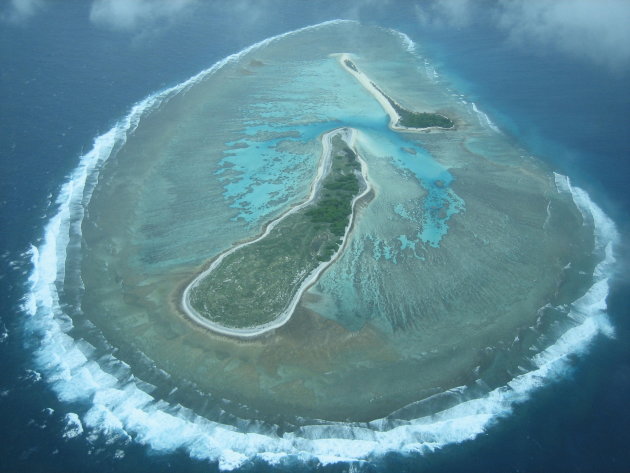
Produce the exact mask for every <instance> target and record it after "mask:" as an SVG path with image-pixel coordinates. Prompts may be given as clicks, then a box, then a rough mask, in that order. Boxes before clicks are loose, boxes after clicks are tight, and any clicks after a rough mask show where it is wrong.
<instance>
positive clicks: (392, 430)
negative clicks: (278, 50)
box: [24, 21, 617, 470]
mask: <svg viewBox="0 0 630 473" xmlns="http://www.w3.org/2000/svg"><path fill="white" fill-rule="evenodd" d="M338 22H339V21H333V22H326V23H322V24H320V25H315V26H312V27H307V28H303V29H302V30H296V31H294V32H290V33H285V34H283V35H279V36H276V37H273V38H269V39H266V40H264V41H261V42H259V43H256V44H254V45H253V46H250V47H249V48H247V49H244V50H243V51H241V52H239V53H237V54H234V55H232V56H229V57H227V58H225V59H223V60H222V61H219V62H217V63H216V64H215V65H213V66H212V67H211V68H209V69H207V70H205V71H203V72H201V73H199V74H198V75H196V76H194V77H193V78H191V79H189V80H187V81H186V82H184V83H182V84H180V85H177V86H175V87H172V88H169V89H166V90H164V91H161V92H159V93H156V94H154V95H151V96H149V97H148V98H146V99H144V100H143V101H141V102H139V103H138V104H136V105H135V106H134V107H133V108H132V109H131V111H130V112H129V114H128V115H127V116H126V117H125V118H124V119H122V120H121V121H119V122H118V123H117V124H116V125H115V126H114V127H113V128H112V129H111V130H109V131H108V132H107V133H105V134H103V135H101V136H99V137H97V138H96V139H95V141H94V145H93V148H92V149H91V150H90V151H89V152H88V153H87V154H85V155H84V156H82V157H81V160H80V163H79V165H78V167H77V168H76V170H75V171H74V172H73V173H72V174H71V175H70V177H69V178H68V180H67V182H66V183H65V184H64V185H63V187H62V188H61V190H60V192H59V197H58V199H57V207H58V211H57V214H56V215H55V216H53V217H52V218H51V219H50V221H49V222H48V224H47V225H46V227H45V232H44V238H43V242H42V243H41V244H40V245H39V246H37V247H36V246H33V247H32V248H31V250H30V257H31V262H32V271H31V273H30V276H29V290H28V294H27V295H26V297H25V300H24V310H25V312H26V313H27V314H28V319H27V322H26V324H27V328H28V329H30V330H31V331H32V332H33V333H35V334H38V335H39V337H40V344H39V346H38V347H37V349H36V351H35V362H36V364H37V367H38V369H39V370H41V371H42V373H43V374H44V377H45V379H46V381H47V382H48V383H49V384H50V385H51V387H52V388H53V390H54V391H55V392H56V393H57V395H58V396H59V398H60V399H61V400H62V401H65V402H75V403H82V404H83V405H85V406H86V407H85V411H84V412H81V413H79V414H69V415H68V416H67V421H68V428H67V432H66V434H67V435H69V436H79V435H82V433H83V430H84V429H90V430H92V431H95V432H99V433H101V434H102V435H104V436H107V437H112V438H121V439H127V440H132V441H134V442H138V443H140V444H144V445H146V446H148V447H149V448H151V449H152V450H154V451H157V452H164V453H168V452H173V451H175V450H179V449H183V450H185V451H187V452H188V454H189V455H190V456H191V457H194V458H197V459H202V460H208V461H212V462H218V464H219V467H220V468H221V469H222V470H231V469H235V468H237V467H239V466H241V465H243V464H244V463H246V462H248V461H251V460H253V459H261V460H264V461H266V462H268V463H270V464H278V463H281V462H285V461H289V460H290V459H298V460H304V461H311V460H317V461H319V462H320V463H322V464H327V463H334V462H356V461H366V460H370V459H374V458H377V457H379V456H381V455H383V454H385V453H387V452H392V451H396V452H403V453H412V452H416V453H425V452H431V451H433V450H436V449H439V448H441V447H443V446H445V445H447V444H453V443H459V442H463V441H465V440H469V439H473V438H475V437H476V436H478V435H479V434H481V433H482V432H484V431H485V430H487V429H488V428H489V427H490V426H491V425H492V424H493V422H495V421H496V420H497V419H499V418H501V417H504V416H507V415H509V414H510V413H511V411H512V408H513V406H514V405H515V404H516V403H519V402H522V401H525V400H526V399H528V398H529V397H530V395H531V394H532V392H534V391H535V390H536V389H537V388H538V387H540V386H542V385H544V384H545V383H548V382H549V381H552V380H553V379H556V378H558V377H559V376H562V375H563V373H565V372H566V371H567V370H568V369H569V363H568V357H569V355H571V354H575V353H582V352H583V351H584V350H586V349H587V347H588V345H589V342H590V341H591V340H592V339H593V338H594V337H595V336H596V335H597V334H599V333H603V334H606V335H612V332H613V329H612V327H611V326H610V324H609V322H608V318H607V316H606V314H605V311H606V297H607V295H608V291H609V277H610V275H611V274H612V267H613V264H614V262H615V258H614V253H613V246H614V244H615V241H616V240H617V231H616V229H615V225H614V223H613V222H612V221H611V220H610V219H609V218H608V217H607V216H606V215H605V214H604V213H603V211H602V210H601V209H600V208H599V207H598V206H597V205H596V204H595V203H593V202H592V201H591V200H590V198H589V196H588V194H587V193H586V192H584V191H583V190H581V189H579V188H576V187H573V186H571V184H570V182H569V180H568V178H566V177H564V176H560V175H556V182H557V187H558V191H559V192H568V193H570V194H571V195H572V197H573V199H574V201H575V203H576V205H577V206H578V207H579V208H580V210H581V212H582V213H583V215H585V217H588V218H589V219H591V220H592V221H593V223H594V229H595V241H596V251H598V252H601V254H602V255H603V257H602V260H601V261H600V262H599V264H598V265H597V267H596V270H595V274H594V284H593V285H592V286H591V288H590V289H589V290H588V291H587V292H586V294H584V295H583V296H582V297H581V298H580V299H578V300H576V301H575V302H574V303H573V304H572V306H571V310H570V313H569V317H570V318H572V319H573V320H574V322H575V325H574V326H573V327H572V328H570V329H569V330H567V331H566V332H565V333H564V334H563V335H562V336H561V337H560V338H559V339H558V340H557V341H556V342H555V343H553V344H552V345H551V346H549V347H548V348H546V349H545V350H543V351H541V352H540V353H538V354H537V355H535V356H534V357H533V359H532V362H533V364H534V366H535V368H534V369H532V370H531V371H529V372H527V373H524V374H521V375H519V376H517V377H515V378H513V379H512V380H511V381H510V382H508V383H507V384H506V385H504V386H501V387H499V388H496V389H494V390H492V391H490V392H488V393H486V394H485V395H482V396H479V397H477V398H473V399H467V398H466V395H465V394H464V392H465V390H464V389H463V388H461V389H454V390H451V391H449V392H448V393H446V394H448V395H449V396H452V397H453V398H455V399H457V400H458V402H457V403H455V404H454V405H451V407H449V408H446V409H443V410H441V411H440V412H437V413H435V414H431V415H423V416H418V417H415V418H412V419H403V418H401V416H398V415H397V413H393V414H391V415H389V416H387V417H385V418H382V419H376V420H373V421H372V422H369V423H342V422H323V421H313V422H312V425H304V426H302V427H299V428H298V429H297V430H295V431H293V432H287V433H276V432H277V431H274V430H273V429H264V430H263V429H262V428H260V429H256V428H255V427H252V426H255V425H256V423H255V422H250V423H246V425H247V426H249V427H245V428H238V427H235V426H233V425H227V424H223V423H221V422H218V421H215V420H211V419H208V418H204V417H201V416H199V415H197V414H195V413H194V412H192V411H191V410H190V409H187V408H185V407H183V406H181V405H173V404H169V403H167V402H165V401H163V400H160V399H157V398H155V397H153V396H151V395H150V394H149V393H148V392H147V391H146V390H145V389H143V386H145V384H144V383H142V382H141V381H140V380H138V379H137V378H135V377H134V376H133V375H131V374H130V371H131V370H130V369H129V367H128V366H126V365H125V364H124V363H122V362H118V366H119V369H118V370H117V372H116V375H114V374H111V371H112V369H111V365H112V363H113V362H115V361H116V360H115V359H113V357H112V356H109V357H108V358H107V359H105V358H98V359H97V358H95V357H93V356H92V355H93V352H94V349H93V347H91V345H89V344H88V343H87V342H85V341H84V340H80V339H74V338H73V337H72V336H71V335H70V331H71V329H72V319H71V318H70V317H69V316H68V315H67V314H66V313H65V312H64V308H63V306H62V304H61V303H60V294H61V293H62V291H63V284H64V278H65V272H66V256H67V248H68V245H69V244H70V243H71V240H72V238H76V237H77V236H79V237H80V225H81V221H82V218H83V212H84V208H85V206H86V205H87V203H88V202H89V200H90V197H91V193H92V190H93V185H94V184H93V182H95V180H96V177H97V176H98V172H99V170H100V168H101V166H102V165H103V163H104V162H105V161H106V160H107V159H108V158H109V157H110V156H112V154H114V153H115V152H116V150H118V149H119V148H120V147H121V146H122V145H123V144H124V143H125V141H126V138H127V136H128V135H129V134H130V133H131V132H133V130H134V129H135V128H136V127H137V125H138V123H139V121H140V120H141V119H142V117H143V116H145V115H146V114H148V113H150V112H151V111H152V110H155V109H156V108H157V107H159V106H160V104H161V103H163V102H164V101H166V100H168V99H169V98H170V97H172V96H174V95H175V94H178V93H180V92H182V91H184V90H186V89H187V88H189V87H190V86H192V85H194V84H195V83H196V82H198V81H199V80H201V79H203V78H204V77H205V76H207V75H209V74H212V73H214V72H215V71H217V70H219V69H220V68H221V67H223V66H224V65H225V64H227V63H229V62H231V61H235V60H238V59H239V58H240V57H241V56H243V55H244V54H246V53H248V52H250V51H252V50H255V49H257V48H259V47H262V46H265V45H267V44H269V43H270V42H272V41H275V40H277V39H279V38H282V37H286V36H288V35H291V34H294V33H296V32H299V31H303V30H306V29H311V28H318V27H321V26H324V25H328V24H334V23H338ZM407 39H408V38H407ZM403 40H404V38H403ZM409 41H410V40H409ZM488 124H489V123H488ZM91 183H92V184H91ZM105 365H107V366H108V367H109V368H108V369H107V370H106V369H105V368H104V366H105ZM270 431H271V433H270Z"/></svg>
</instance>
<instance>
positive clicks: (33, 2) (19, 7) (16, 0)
mask: <svg viewBox="0 0 630 473" xmlns="http://www.w3.org/2000/svg"><path fill="white" fill-rule="evenodd" d="M43 8H44V2H43V1H42V0H11V1H10V3H9V4H8V5H7V6H6V7H5V8H4V9H3V11H2V12H1V13H0V18H1V19H2V21H5V22H9V23H22V22H24V21H26V20H27V19H29V18H30V17H32V16H33V15H35V14H36V13H37V12H39V11H40V10H41V9H43Z"/></svg>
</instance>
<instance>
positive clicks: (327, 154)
mask: <svg viewBox="0 0 630 473" xmlns="http://www.w3.org/2000/svg"><path fill="white" fill-rule="evenodd" d="M392 110H393V109H392ZM394 113H395V111H394ZM356 134H357V132H356V130H354V129H352V128H336V129H334V130H331V131H329V132H327V133H324V134H323V135H322V138H321V140H322V154H321V157H320V161H319V166H318V168H317V175H316V177H315V179H314V180H313V183H312V184H311V191H310V193H309V196H308V198H307V199H306V200H305V201H304V202H302V203H300V204H297V205H295V206H293V207H291V208H290V209H289V210H287V211H286V212H285V213H284V214H282V215H280V216H279V217H278V218H276V219H275V220H273V221H271V222H269V223H268V224H267V225H266V227H265V229H264V231H263V233H262V234H261V235H260V236H258V237H256V238H254V239H252V240H249V241H246V242H244V243H241V244H239V245H237V246H234V247H233V248H230V249H229V250H227V251H225V252H224V253H222V254H220V255H219V256H218V257H217V258H216V259H215V260H214V261H213V262H212V264H210V266H209V267H208V268H207V269H206V270H204V271H203V272H201V273H200V274H199V275H197V277H195V279H193V280H192V282H190V284H188V285H187V286H186V288H185V289H184V291H183V294H182V299H181V308H182V310H183V311H184V313H185V314H186V315H187V316H188V317H189V318H190V319H191V320H192V321H193V322H195V323H196V324H198V325H200V326H202V327H204V328H207V329H209V330H212V331H213V332H216V333H218V334H221V335H227V336H230V337H236V338H242V339H251V338H254V337H258V336H260V335H262V334H264V333H267V332H270V331H272V330H275V329H277V328H279V327H281V326H283V325H284V324H286V323H287V322H288V321H289V320H290V318H291V316H292V315H293V312H294V311H295V307H296V306H297V304H298V302H299V300H300V298H301V297H302V294H303V293H304V291H305V290H306V289H308V288H309V287H310V286H311V285H312V284H314V283H315V282H316V281H317V279H318V278H319V276H320V275H321V274H322V272H323V271H324V270H325V269H326V268H327V267H328V266H330V265H331V264H332V263H333V262H334V261H335V260H336V259H337V258H338V257H339V255H340V254H341V252H342V251H343V249H344V248H345V246H346V242H347V236H348V234H349V233H350V230H351V229H352V225H353V222H354V216H355V211H354V210H355V206H356V203H357V202H358V201H359V200H360V199H361V198H363V197H365V196H366V195H367V194H368V193H369V192H370V191H371V190H372V187H371V185H370V182H369V180H368V176H367V172H368V169H367V164H366V163H365V161H364V160H363V159H362V158H361V157H360V156H359V154H358V153H357V155H356V157H357V160H358V161H359V163H360V165H361V175H362V177H363V180H364V181H365V183H366V188H365V189H364V191H363V192H361V193H360V194H358V195H356V196H355V197H354V199H353V200H352V213H351V214H350V221H349V223H348V226H347V227H346V231H345V234H344V235H343V238H342V243H341V245H340V246H339V248H338V249H337V251H336V252H335V254H334V255H333V256H332V258H331V259H330V261H326V262H323V263H321V264H320V265H319V266H318V267H317V268H316V269H315V270H314V271H313V272H311V274H309V276H308V277H307V278H306V279H305V280H304V281H303V282H302V284H301V285H300V287H299V289H298V290H297V291H296V293H295V295H294V296H293V298H292V299H291V302H290V303H289V305H288V306H287V308H286V309H285V310H284V311H283V312H282V313H280V314H279V315H278V317H277V318H276V319H274V320H273V321H271V322H268V323H266V324H263V325H257V326H253V327H245V328H232V327H226V326H224V325H221V324H218V323H216V322H212V321H210V320H208V319H207V318H205V317H203V316H202V315H201V314H199V312H197V311H196V310H195V309H194V308H193V307H192V305H191V304H190V292H191V290H192V289H193V288H194V287H195V286H196V285H197V284H198V283H199V282H200V281H201V280H203V279H204V278H205V277H206V276H208V275H209V274H210V273H211V272H212V271H214V270H215V269H216V268H217V267H218V266H219V265H220V264H221V262H222V261H223V260H224V259H225V258H226V257H227V256H228V255H230V254H232V253H234V252H235V251H237V250H239V249H240V248H243V247H245V246H248V245H251V244H253V243H256V242H257V241H260V240H262V239H263V238H265V237H266V236H267V235H269V233H270V232H271V230H273V228H274V227H275V226H276V225H278V224H279V223H280V222H281V221H282V220H284V219H285V218H287V217H288V216H289V215H291V214H294V213H295V212H297V211H299V210H301V209H303V208H304V207H306V206H308V205H310V204H311V202H313V201H314V200H315V198H316V197H317V195H318V193H319V190H320V188H321V184H322V181H323V180H324V178H325V177H326V176H327V174H328V172H329V170H330V167H331V162H332V138H333V137H334V136H336V135H341V139H342V140H343V141H345V142H346V144H347V145H348V146H349V147H350V148H351V149H353V150H354V146H355V140H356ZM355 152H356V150H355Z"/></svg>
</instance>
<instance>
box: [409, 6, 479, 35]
mask: <svg viewBox="0 0 630 473" xmlns="http://www.w3.org/2000/svg"><path fill="white" fill-rule="evenodd" d="M416 16H417V17H418V20H419V21H420V23H421V24H422V25H423V26H433V27H439V28H444V27H449V28H450V27H452V28H461V27H463V26H468V25H469V24H470V23H471V21H472V17H473V5H472V2H471V0H433V1H428V2H426V1H425V2H422V3H420V4H417V5H416Z"/></svg>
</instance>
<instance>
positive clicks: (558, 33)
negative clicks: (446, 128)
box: [0, 0, 630, 70]
mask: <svg viewBox="0 0 630 473" xmlns="http://www.w3.org/2000/svg"><path fill="white" fill-rule="evenodd" d="M300 1H306V0H293V1H292V2H289V3H288V5H290V7H291V8H294V9H295V8H296V5H298V4H299V2H300ZM55 3H56V2H55V1H54V0H10V1H9V2H8V3H7V4H6V5H5V6H4V7H0V20H1V21H2V22H3V23H5V24H10V25H14V26H19V25H23V24H27V23H28V21H29V19H30V18H32V17H33V16H35V15H41V14H45V12H46V10H47V9H50V8H55ZM286 4H287V3H286V0H230V1H227V0H218V1H217V0H215V1H212V2H205V1H203V0H91V6H90V8H89V18H87V19H86V20H88V21H90V22H91V23H92V24H93V25H94V26H96V27H97V28H100V29H103V30H107V31H111V32H114V33H119V34H127V35H130V36H135V37H137V36H147V35H149V36H150V35H154V34H166V32H167V31H168V29H169V27H171V26H173V25H175V24H177V23H178V22H180V21H183V20H184V19H185V18H186V17H187V16H189V15H194V14H195V11H196V10H198V9H201V8H203V9H205V11H207V8H208V7H209V6H210V8H211V9H214V10H216V13H217V14H220V15H224V16H226V18H227V19H229V18H232V19H233V21H234V24H235V26H237V27H239V28H247V27H248V26H252V25H254V24H256V23H261V22H264V21H265V19H266V18H269V19H270V20H271V17H269V16H268V15H273V16H276V15H277V12H278V10H279V8H282V6H283V5H286ZM321 4H322V9H323V10H325V11H327V12H330V14H331V18H332V17H334V16H337V17H339V18H350V19H358V20H361V19H363V18H366V17H368V16H373V15H375V14H378V12H379V11H383V10H385V9H408V10H409V13H410V14H411V15H414V16H415V17H416V18H417V21H418V25H419V26H420V27H431V28H458V29H461V28H470V27H491V28H496V29H497V30H499V31H500V32H502V33H503V34H504V38H505V42H506V44H508V45H511V46H513V47H515V48H533V49H537V50H545V49H547V48H550V49H553V50H554V52H560V53H563V54H567V55H570V56H573V57H575V58H578V59H580V60H583V61H585V62H589V63H591V64H593V65H597V66H604V67H608V68H610V69H612V70H628V69H630V28H629V27H628V25H629V24H630V1H628V0H597V1H595V0H553V1H551V0H416V1H407V0H339V1H335V2H331V1H329V0H323V1H321Z"/></svg>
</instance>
